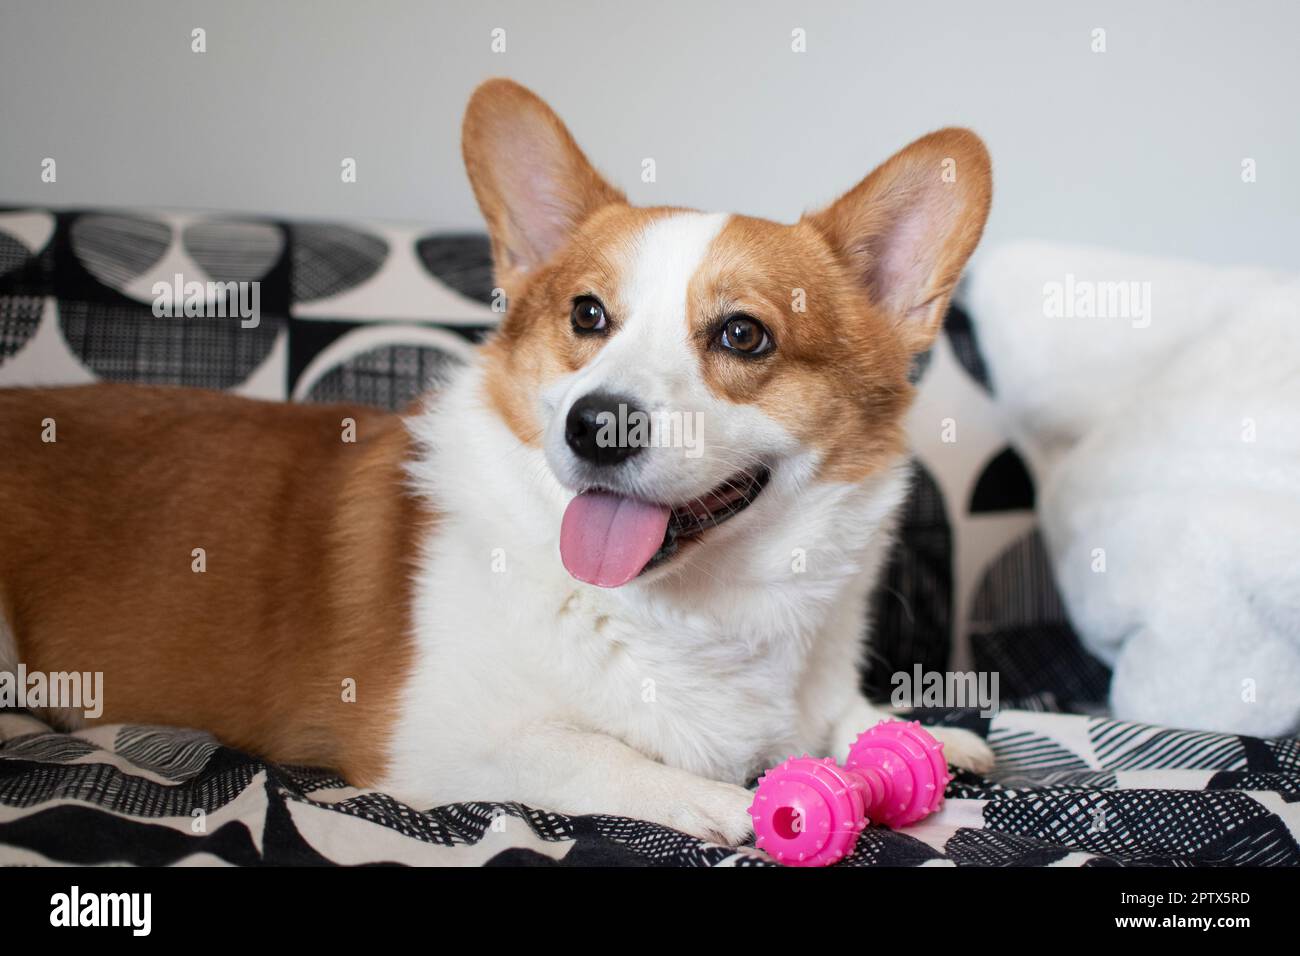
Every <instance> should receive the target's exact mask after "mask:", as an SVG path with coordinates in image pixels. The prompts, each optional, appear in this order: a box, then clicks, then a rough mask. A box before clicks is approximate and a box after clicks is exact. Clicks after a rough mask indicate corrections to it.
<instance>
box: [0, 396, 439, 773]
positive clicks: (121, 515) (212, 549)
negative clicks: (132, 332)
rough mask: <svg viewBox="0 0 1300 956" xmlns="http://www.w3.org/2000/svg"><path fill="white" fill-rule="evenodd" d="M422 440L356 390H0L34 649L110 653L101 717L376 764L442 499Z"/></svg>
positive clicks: (24, 611)
mask: <svg viewBox="0 0 1300 956" xmlns="http://www.w3.org/2000/svg"><path fill="white" fill-rule="evenodd" d="M344 417H351V418H354V419H355V420H356V423H357V441H356V443H354V444H353V443H345V442H343V441H342V440H341V439H342V424H341V422H342V419H343V418H344ZM47 418H50V419H54V421H55V423H56V429H57V432H56V434H57V441H56V442H53V443H45V442H43V441H42V440H41V433H42V424H41V423H42V420H44V419H47ZM408 447H409V439H408V438H407V435H406V431H405V428H404V426H403V425H402V423H401V421H400V419H398V418H397V416H393V415H386V414H383V413H379V412H372V411H361V410H358V409H351V408H345V407H342V406H299V405H287V404H273V403H267V402H256V401H251V400H248V399H243V398H238V397H234V396H230V395H222V394H217V393H212V392H204V391H198V390H193V389H184V390H181V389H167V388H144V387H134V386H122V385H95V386H89V387H82V388H70V389H18V390H7V391H0V515H3V519H2V520H0V611H3V614H4V617H5V619H6V620H7V621H8V622H9V624H10V626H11V628H12V630H13V632H14V635H15V637H16V639H17V646H18V657H19V659H20V660H22V661H23V662H24V663H25V664H26V665H27V667H28V669H29V670H40V671H66V670H80V671H102V672H103V673H104V685H103V696H104V714H103V717H102V718H101V720H102V721H105V722H117V721H130V722H134V723H158V724H173V725H179V726H189V727H201V728H204V729H206V730H209V731H211V732H212V733H214V734H215V735H216V736H217V737H218V738H220V739H221V740H222V741H223V742H224V743H227V744H230V745H233V746H236V747H243V748H246V749H249V750H252V751H254V752H257V753H260V754H262V755H263V756H265V757H268V758H270V759H272V760H278V761H286V762H291V763H304V764H314V765H324V766H330V767H334V768H336V769H337V770H339V771H340V772H342V773H343V774H344V775H345V776H347V778H348V779H349V780H351V781H353V782H356V783H361V784H364V783H367V782H370V781H373V780H375V779H377V778H378V777H379V775H380V774H381V773H382V771H383V769H384V767H383V760H384V747H383V741H384V739H385V738H386V735H387V734H388V732H389V730H390V728H391V726H392V722H393V720H394V718H395V715H396V711H397V700H396V695H397V692H398V690H399V687H400V684H401V681H402V679H403V678H404V675H405V673H406V671H407V669H408V666H409V662H410V660H411V657H412V653H413V652H412V645H411V640H410V634H409V626H410V620H409V608H410V601H409V598H410V590H411V587H410V585H411V570H412V568H411V561H412V558H413V557H414V554H415V550H414V549H415V540H416V535H417V534H418V533H419V531H420V529H421V528H422V527H425V526H427V524H428V522H429V521H430V520H431V515H429V514H428V513H427V512H426V511H425V510H423V508H422V506H421V504H419V503H418V502H417V501H416V500H415V499H413V498H412V496H411V495H410V494H409V493H408V492H407V491H406V490H405V488H404V475H403V472H402V470H401V462H402V460H403V459H404V458H405V457H406V456H407V454H408ZM195 548H203V549H205V551H206V561H207V570H206V572H205V573H196V572H195V571H193V570H192V569H191V568H192V561H193V558H192V557H191V552H192V550H193V549H195ZM346 678H351V679H353V680H355V681H356V702H355V703H346V702H344V700H343V681H344V680H345V679H346Z"/></svg>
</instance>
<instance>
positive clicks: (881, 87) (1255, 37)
mask: <svg viewBox="0 0 1300 956" xmlns="http://www.w3.org/2000/svg"><path fill="white" fill-rule="evenodd" d="M194 27H202V28H204V29H205V30H206V31H207V44H208V52H207V53H204V54H201V55H200V54H195V53H192V52H191V51H190V31H191V30H192V29H193V28H194ZM494 27H502V28H504V29H505V30H506V41H507V49H506V52H505V53H500V54H498V53H493V52H492V51H491V50H490V46H489V44H490V31H491V30H492V29H493V28H494ZM796 27H800V28H803V29H804V30H806V31H807V45H808V49H807V52H806V53H802V54H799V53H794V52H792V51H791V49H790V42H791V40H790V36H791V30H792V29H794V28H796ZM1096 27H1101V28H1104V29H1105V30H1106V42H1107V51H1106V52H1105V53H1100V54H1099V53H1093V52H1092V51H1091V49H1090V45H1091V42H1092V37H1091V31H1092V30H1093V29H1094V28H1096ZM1297 35H1300V4H1297V3H1294V2H1276V3H1268V2H1244V3H1243V2H1223V3H1204V2H1178V0H1160V2H1145V3H1140V4H1137V3H1130V2H1106V0H1101V2H1098V0H1091V2H1088V3H1079V4H1073V5H1065V4H1049V3H1042V2H1035V0H1024V2H1006V3H971V2H967V0H951V2H936V3H928V4H922V3H896V2H889V3H846V2H839V3H830V2H826V3H815V2H808V0H805V2H799V3H778V2H745V3H742V2H738V0H736V2H729V3H704V2H701V0H656V2H637V3H626V2H625V3H612V2H605V3H598V2H581V3H577V2H571V3H551V4H543V3H540V2H525V0H520V2H497V3H490V2H480V3H470V2H429V0H424V2H406V0H401V2H360V0H353V2H337V0H330V2H314V3H306V2H276V3H267V2H248V0H222V2H212V0H195V2H176V0H118V2H113V3H107V2H76V3H74V2H67V0H42V2H16V0H0V203H11V204H26V203H40V204H49V205H55V206H67V205H82V204H89V205H106V206H135V205H161V206H171V207H179V208H213V209H229V210H243V211H254V212H269V213H275V214H284V215H292V216H304V217H313V218H332V217H364V218H384V219H402V220H419V221H422V222H428V223H430V224H433V225H443V226H468V225H475V224H477V223H478V222H479V220H478V216H477V212H476V211H475V208H474V205H473V201H472V197H471V195H470V192H469V188H468V185H467V183H466V181H465V177H464V174H463V172H462V170H461V167H460V157H459V144H458V125H459V119H460V111H461V109H462V108H463V106H464V103H465V100H466V97H467V95H468V94H469V91H470V90H471V89H472V88H473V86H474V85H475V84H476V83H477V82H478V81H479V80H481V79H483V78H485V77H488V76H492V75H507V76H512V77H514V78H516V79H518V80H520V81H522V82H524V83H526V84H528V85H530V86H532V87H533V88H534V89H536V90H537V91H538V92H539V93H541V94H542V95H543V96H544V97H546V98H547V99H548V100H550V101H551V103H552V104H553V105H554V106H555V107H556V109H557V110H558V111H559V112H560V114H561V115H562V116H564V117H565V119H566V120H567V121H568V122H569V124H570V126H571V128H572V129H573V130H574V133H575V135H576V136H577V137H578V139H579V141H580V142H581V143H582V144H583V145H584V146H585V147H586V149H587V150H588V152H589V153H590V155H591V156H592V158H593V159H594V161H595V162H596V164H597V165H598V166H599V167H601V168H602V169H603V170H604V171H605V172H606V173H607V174H608V175H609V176H610V177H611V178H613V179H615V180H617V181H618V182H619V183H620V184H621V185H623V186H625V187H626V188H628V190H629V192H630V195H631V196H632V198H633V199H634V201H640V202H648V203H653V202H671V203H676V204H683V205H692V206H699V207H704V208H712V209H728V210H734V211H743V212H748V213H753V214H758V215H765V216H770V217H773V218H778V219H792V218H795V217H796V216H797V215H798V214H799V213H800V212H801V211H802V210H803V209H805V208H807V207H809V206H812V205H816V204H819V203H821V202H823V201H826V200H829V199H830V198H832V197H833V196H834V195H835V194H836V193H837V192H838V191H840V190H842V189H844V188H847V187H848V186H850V185H851V184H852V183H853V182H855V181H856V180H857V179H858V178H860V177H861V176H862V175H863V174H865V173H866V172H867V171H868V170H869V169H870V168H871V167H872V166H873V165H874V164H875V163H876V162H878V161H879V160H881V159H883V158H884V157H885V156H886V155H887V154H888V153H890V152H892V151H893V150H894V149H896V148H898V147H899V146H901V145H903V144H904V143H906V142H907V141H908V140H910V139H911V138H913V137H915V136H917V135H919V134H921V133H923V132H926V131H927V130H930V129H932V128H934V127H938V126H943V125H949V124H964V125H969V126H971V127H973V128H975V129H976V130H977V131H978V132H979V133H980V134H981V135H983V136H984V137H985V138H986V140H987V141H988V143H989V146H990V148H991V150H992V152H993V157H994V162H995V169H996V178H997V192H996V197H995V202H994V213H993V217H992V221H991V223H990V233H989V235H990V236H991V237H992V238H995V239H996V238H1012V237H1021V236H1043V237H1051V238H1062V239H1071V240H1079V241H1084V242H1091V243H1100V244H1106V245H1110V246H1115V247H1118V248H1121V249H1129V250H1135V251H1146V252H1157V253H1167V254H1173V255H1182V256H1189V257H1195V258H1202V259H1206V260H1210V261H1216V262H1251V263H1260V264H1266V265H1273V266H1279V267H1284V268H1291V269H1295V268H1297V267H1300V119H1298V115H1300V111H1298V110H1297V105H1296V100H1297V95H1298V94H1300V66H1298V65H1297V64H1298V63H1300V58H1297V56H1296V53H1295V38H1296V36H1297ZM47 156H48V157H53V158H55V160H56V162H57V164H58V165H57V171H58V181H57V182H56V183H53V184H46V183H42V182H41V179H40V168H41V167H40V164H41V161H42V159H43V158H44V157H47ZM345 156H351V157H355V158H356V160H357V162H358V171H359V181H358V182H357V183H355V184H344V183H342V182H341V181H340V175H339V171H340V166H339V164H340V161H341V159H342V158H343V157H345ZM645 157H653V158H654V159H655V160H656V163H657V167H658V181H657V182H656V183H654V184H644V183H641V182H640V181H639V173H640V164H641V160H642V159H643V158H645ZM1245 157H1250V158H1253V159H1254V160H1255V161H1256V163H1257V168H1258V181H1257V182H1255V183H1253V184H1245V183H1243V182H1242V181H1241V176H1240V169H1241V162H1242V159H1243V158H1245Z"/></svg>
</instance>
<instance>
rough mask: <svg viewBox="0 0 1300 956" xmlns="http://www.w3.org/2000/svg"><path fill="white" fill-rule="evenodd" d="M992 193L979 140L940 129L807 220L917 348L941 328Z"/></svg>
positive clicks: (968, 133) (930, 340)
mask: <svg viewBox="0 0 1300 956" xmlns="http://www.w3.org/2000/svg"><path fill="white" fill-rule="evenodd" d="M992 194H993V178H992V172H991V169H990V165H989V154H988V151H987V150H986V149H985V148H984V143H983V142H981V141H980V138H979V137H978V136H976V135H975V134H974V133H972V132H971V131H970V130H965V129H943V130H939V131H938V132H935V133H931V134H930V135H928V136H923V137H922V138H921V139H918V140H917V141H916V142H914V143H912V144H911V145H910V146H907V147H905V148H904V149H901V150H899V151H898V152H897V153H895V154H894V155H893V156H891V157H890V158H889V159H887V160H886V161H885V162H884V163H882V164H881V165H880V166H879V167H878V168H877V169H876V170H875V171H874V172H873V173H871V175H869V176H868V177H867V178H866V179H864V180H862V182H860V183H858V185H857V186H855V187H853V189H851V190H849V191H848V192H847V193H845V194H844V195H843V196H841V197H840V198H839V199H838V200H836V201H835V202H834V203H832V204H831V205H830V206H828V207H827V208H826V209H823V210H821V211H820V212H817V213H813V214H811V215H809V216H807V217H806V219H807V221H809V222H811V223H812V224H813V225H814V226H815V227H816V228H817V229H818V230H819V231H820V232H821V234H822V235H823V236H825V237H826V239H827V241H829V242H830V244H831V246H832V248H834V249H835V251H836V252H837V253H838V254H839V255H840V256H841V257H842V258H843V259H844V260H845V261H846V262H847V263H848V264H849V266H850V268H851V269H852V270H853V272H854V274H855V275H856V276H857V277H858V281H859V282H861V283H862V285H863V287H864V288H865V290H866V293H867V296H868V298H869V299H870V300H871V302H872V303H873V304H874V305H876V306H877V307H879V308H881V309H883V310H884V311H885V312H886V313H887V314H888V315H889V317H890V318H891V319H892V320H893V321H894V322H895V323H896V324H897V326H898V328H899V330H900V332H901V333H902V334H903V337H904V340H905V341H906V342H907V344H908V347H909V348H910V349H912V350H913V351H917V352H919V351H923V350H924V349H926V348H929V346H930V344H931V343H933V341H934V339H935V336H936V335H938V333H939V329H940V328H941V326H942V325H943V317H944V314H945V313H946V311H947V308H948V299H949V298H950V297H951V296H952V291H953V288H954V287H955V286H956V285H957V280H958V278H959V277H960V276H961V270H962V268H963V267H964V266H965V265H966V260H967V259H968V258H970V254H971V252H973V251H974V249H975V245H976V243H978V242H979V238H980V233H981V232H983V231H984V221H985V220H986V219H987V218H988V212H989V201H990V199H991V198H992Z"/></svg>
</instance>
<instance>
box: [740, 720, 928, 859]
mask: <svg viewBox="0 0 1300 956" xmlns="http://www.w3.org/2000/svg"><path fill="white" fill-rule="evenodd" d="M951 779H952V778H951V777H950V776H949V774H948V765H947V764H946V763H945V762H944V759H943V744H941V743H939V741H937V740H935V739H934V737H932V736H930V734H928V733H927V732H926V731H925V729H924V728H923V727H922V726H921V725H920V724H919V723H917V722H916V721H911V722H904V721H901V720H882V721H881V722H880V723H878V724H876V726H874V727H872V728H871V729H870V730H868V731H866V732H865V733H862V734H859V735H858V739H857V741H856V742H855V743H854V744H853V747H852V748H851V749H850V750H849V756H848V759H847V760H845V761H844V766H842V767H841V766H840V765H838V764H837V763H835V761H834V760H832V759H831V758H830V757H826V758H824V759H821V760H818V759H816V758H815V757H809V756H807V755H805V756H803V757H791V758H790V759H789V760H787V761H786V762H785V763H783V764H781V765H780V766H779V767H773V768H772V769H771V770H769V771H768V772H767V773H765V774H764V775H763V776H762V777H761V778H760V779H759V781H758V792H757V793H755V794H754V802H753V803H752V804H751V805H750V807H749V815H750V816H751V817H753V818H754V834H755V836H756V837H757V841H756V842H757V846H758V847H759V849H762V850H766V851H767V853H768V854H769V855H770V856H772V857H774V858H775V859H776V860H777V862H779V863H784V864H786V865H787V866H826V865H828V864H831V863H835V862H837V861H838V860H840V859H843V858H844V857H845V856H847V855H848V854H849V853H850V852H851V851H852V850H853V845H854V844H855V843H857V841H858V834H859V833H861V832H862V831H863V830H865V829H866V826H867V824H868V823H883V824H885V825H886V826H889V827H902V826H907V825H908V824H910V823H915V822H916V821H917V820H920V819H921V818H922V817H926V816H929V815H930V814H931V813H933V812H934V811H935V810H938V809H939V807H940V806H941V805H942V804H943V790H944V787H946V786H947V785H948V781H949V780H951Z"/></svg>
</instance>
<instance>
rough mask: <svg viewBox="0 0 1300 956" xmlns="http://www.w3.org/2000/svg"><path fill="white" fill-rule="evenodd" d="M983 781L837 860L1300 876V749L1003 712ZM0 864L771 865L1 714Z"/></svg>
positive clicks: (646, 832)
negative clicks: (419, 802)
mask: <svg viewBox="0 0 1300 956" xmlns="http://www.w3.org/2000/svg"><path fill="white" fill-rule="evenodd" d="M947 722H959V723H962V724H963V725H964V726H969V727H974V728H976V729H979V730H980V731H981V732H983V733H986V734H987V737H988V740H989V743H990V744H991V745H992V747H993V749H994V751H995V752H996V754H997V758H998V763H997V767H996V769H995V770H994V772H993V773H992V774H991V775H990V776H989V777H988V778H980V777H976V776H973V775H971V774H968V773H959V774H958V775H957V777H956V779H955V780H954V781H953V782H952V783H951V784H950V785H949V787H948V800H947V801H946V803H945V805H944V808H943V810H942V811H941V812H939V813H938V814H936V815H934V816H933V817H931V818H929V819H927V820H925V821H922V822H921V823H919V824H917V825H915V826H913V827H910V828H908V829H907V830H903V831H890V830H885V829H880V828H875V827H872V828H869V829H868V830H867V831H866V832H865V833H864V834H863V836H862V838H861V840H860V841H859V844H858V848H857V852H856V853H855V854H854V855H853V856H852V857H850V858H848V859H846V860H845V861H844V862H843V863H842V864H840V865H843V866H921V865H932V866H933V865H957V866H964V865H1023V866H1048V865H1056V866H1061V865H1065V866H1071V865H1073V866H1097V865H1131V866H1153V865H1155V866H1159V865H1165V866H1167V865H1182V866H1193V865H1197V866H1220V865H1271V866H1280V865H1291V866H1296V865H1300V843H1298V842H1297V841H1298V840H1300V741H1297V740H1259V739H1255V738H1250V737H1239V736H1232V735H1226V734H1210V733H1195V732H1189V731H1178V730H1168V729H1162V728H1158V727H1148V726H1143V725H1140V724H1131V723H1123V722H1118V721H1113V720H1107V719H1103V718H1095V717H1086V716H1081V715H1076V714H1061V713H1052V712H1044V711H1034V710H1004V711H1002V712H1001V713H1000V714H998V715H997V716H995V717H994V718H993V719H992V720H991V721H981V720H978V718H974V717H972V716H970V715H948V716H947ZM0 863H5V864H43V863H76V864H100V863H127V864H140V865H157V864H178V863H179V864H191V865H192V864H267V863H272V864H368V863H398V864H413V865H462V866H464V865H468V866H473V865H482V864H489V863H491V864H497V865H500V864H519V865H535V864H552V865H554V864H560V865H582V864H594V865H631V866H647V865H672V866H731V865H746V866H753V865H769V864H768V861H767V860H766V858H765V857H764V856H763V855H762V854H761V853H759V852H758V851H756V850H753V849H752V848H740V849H732V848H727V847H721V846H716V845H712V844H708V843H703V842H701V841H699V840H696V839H694V838H692V837H689V836H686V835H684V834H681V833H677V832H676V831H673V830H669V829H666V828H664V827H661V826H656V825H654V824H650V823H644V822H640V821H636V820H627V819H622V818H618V817H608V816H586V817H568V816H563V815H561V814H556V813H549V812H546V811H545V810H541V809H533V808H528V807H524V806H521V805H519V804H489V803H462V804H454V805H450V806H442V807H434V808H415V807H410V806H406V805H405V804H402V803H399V802H397V801H396V800H393V799H392V798H391V797H388V796H386V795H385V794H382V793H376V792H374V791H369V790H358V789H356V788H354V787H350V786H347V785H346V784H345V783H343V781H341V780H339V779H338V778H337V777H335V776H333V775H331V774H329V773H325V772H322V771H317V770H308V769H303V768H296V767H283V766H275V765H269V764H267V763H265V762H263V761H260V760H258V759H256V758H254V757H250V756H248V755H246V754H243V753H240V752H238V751H234V750H231V749H229V748H227V747H223V746H221V745H220V744H219V743H217V741H216V740H214V739H213V738H212V737H210V736H209V735H207V734H203V733H199V732H195V731H186V730H174V729H168V728H157V727H135V726H120V725H119V726H102V727H95V728H92V729H88V730H84V731H81V732H78V733H75V734H62V733H58V732H56V731H53V730H51V729H50V728H49V727H47V726H46V725H44V724H42V723H41V722H39V721H37V720H36V719H34V718H32V717H31V716H29V715H27V714H24V713H17V712H10V713H0Z"/></svg>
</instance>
